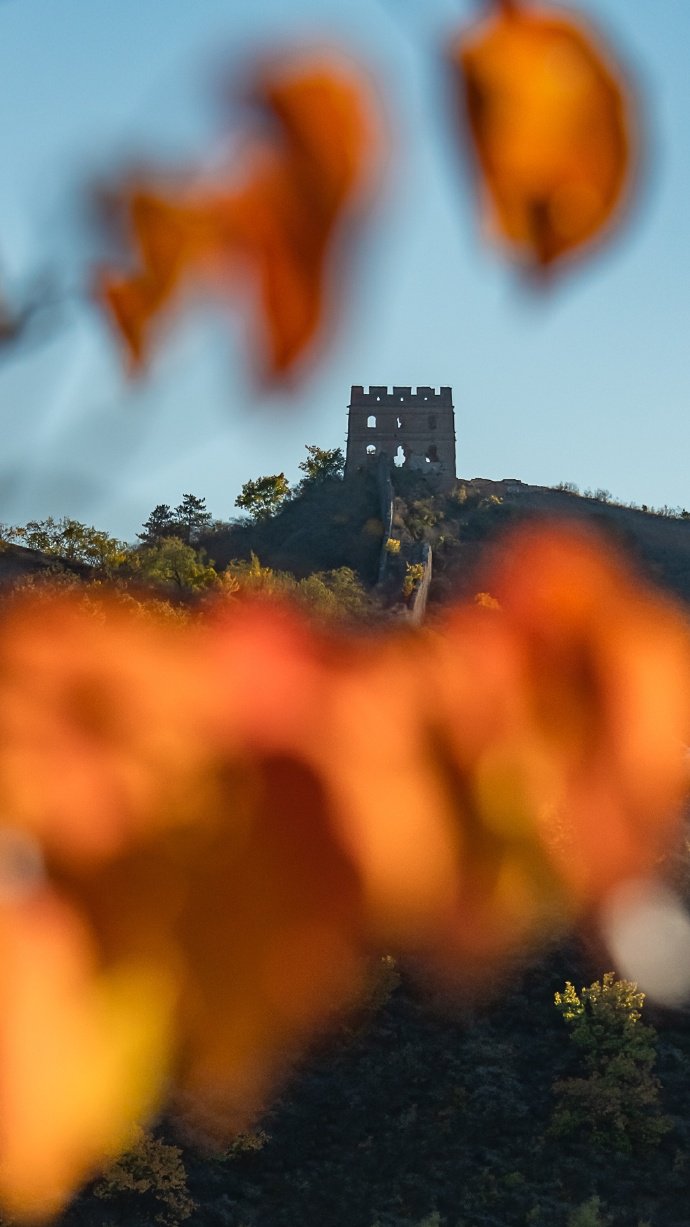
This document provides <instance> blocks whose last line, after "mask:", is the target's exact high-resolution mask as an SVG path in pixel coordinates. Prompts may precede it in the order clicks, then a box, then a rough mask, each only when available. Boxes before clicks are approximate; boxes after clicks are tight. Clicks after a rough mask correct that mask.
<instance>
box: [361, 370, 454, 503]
mask: <svg viewBox="0 0 690 1227" xmlns="http://www.w3.org/2000/svg"><path fill="white" fill-rule="evenodd" d="M348 408H349V419H348V431H347V453H346V457H345V476H346V477H349V476H350V475H351V474H353V473H356V472H357V471H358V470H359V469H362V468H365V467H367V466H368V465H371V464H372V463H375V462H376V461H377V460H378V457H379V456H381V455H382V454H383V455H385V456H387V458H388V460H389V462H390V465H391V466H393V465H395V466H396V467H398V468H401V469H402V470H403V472H410V471H412V472H419V473H424V474H425V475H426V476H427V477H429V478H430V479H431V480H432V481H433V483H434V484H435V485H436V486H437V487H438V489H439V490H450V489H451V488H452V486H453V482H454V481H455V414H454V412H453V389H452V388H441V389H440V391H438V392H437V391H436V389H435V388H425V387H420V388H415V389H412V388H399V387H395V386H394V387H393V390H392V391H390V390H389V388H388V387H387V386H386V387H379V386H378V385H372V386H371V387H369V388H366V389H365V388H364V387H363V386H362V385H361V384H353V385H352V390H351V393H350V404H349V406H348Z"/></svg>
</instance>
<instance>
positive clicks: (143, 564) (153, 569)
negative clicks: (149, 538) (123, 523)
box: [133, 537, 219, 592]
mask: <svg viewBox="0 0 690 1227" xmlns="http://www.w3.org/2000/svg"><path fill="white" fill-rule="evenodd" d="M133 565H134V567H135V569H136V571H137V572H138V574H139V575H140V576H141V577H142V578H143V579H145V580H149V581H150V582H151V583H154V584H163V585H165V587H167V588H173V589H175V590H176V591H178V592H200V591H203V590H204V589H206V588H213V587H215V586H216V584H218V583H219V578H218V573H217V572H216V571H215V570H214V568H213V566H212V564H211V563H210V562H209V560H208V559H207V558H206V556H205V554H204V551H203V550H195V549H194V547H193V546H191V545H187V542H186V541H182V540H180V538H179V537H166V538H164V539H163V540H161V541H159V542H158V543H157V544H156V545H145V546H142V548H141V549H139V550H137V552H136V554H135V555H134V557H133Z"/></svg>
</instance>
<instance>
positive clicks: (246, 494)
mask: <svg viewBox="0 0 690 1227" xmlns="http://www.w3.org/2000/svg"><path fill="white" fill-rule="evenodd" d="M289 493H290V484H289V482H288V479H287V477H286V476H285V474H284V473H272V474H270V476H267V477H256V478H255V479H254V480H253V481H245V483H244V485H243V486H242V490H241V493H240V494H238V495H237V498H236V499H235V506H236V507H241V508H242V510H243V511H246V512H247V513H248V514H249V515H250V516H251V517H252V519H253V520H257V521H258V520H268V519H270V517H271V516H273V515H275V513H276V511H277V510H278V508H279V507H280V506H281V505H282V504H283V503H284V502H285V499H286V498H287V497H288V495H289Z"/></svg>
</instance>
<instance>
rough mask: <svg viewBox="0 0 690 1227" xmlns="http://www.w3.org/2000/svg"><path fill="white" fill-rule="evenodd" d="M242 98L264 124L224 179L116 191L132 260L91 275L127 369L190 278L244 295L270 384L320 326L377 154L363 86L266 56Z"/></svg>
mask: <svg viewBox="0 0 690 1227" xmlns="http://www.w3.org/2000/svg"><path fill="white" fill-rule="evenodd" d="M252 100H253V102H254V103H255V106H256V108H257V111H258V114H259V117H260V118H261V120H262V121H263V126H264V127H265V128H266V130H267V131H266V133H264V135H263V136H262V137H260V138H256V139H255V140H254V142H253V143H252V144H250V145H249V146H248V148H246V149H245V150H244V151H243V153H242V154H241V155H239V158H238V159H237V165H235V166H233V168H232V170H229V171H228V172H227V174H226V175H225V177H224V178H223V179H221V180H219V179H217V178H216V179H214V180H213V181H210V182H203V181H199V180H196V181H194V180H190V181H187V182H185V181H184V180H183V181H181V182H179V183H178V184H177V185H176V186H173V187H170V186H168V187H167V188H166V187H165V186H163V185H162V184H160V183H156V182H155V181H153V180H152V181H147V180H145V179H140V180H138V181H136V182H133V183H130V184H125V185H124V188H123V190H122V193H121V195H122V197H123V204H124V207H125V210H126V212H127V214H128V218H129V227H130V230H131V234H132V238H133V241H134V243H135V246H136V254H137V256H138V260H139V267H138V268H137V269H135V271H134V272H133V273H132V274H129V275H126V276H121V275H117V274H115V273H113V272H107V273H104V274H103V275H102V276H101V277H100V278H99V282H98V286H97V294H98V296H99V298H100V299H101V301H102V302H103V304H104V305H105V307H106V308H107V310H108V312H109V313H110V315H111V317H112V319H113V321H114V323H115V325H116V326H117V328H118V330H119V332H120V334H121V336H122V339H123V341H124V344H125V347H126V350H127V353H128V357H129V361H130V366H131V369H132V370H133V371H136V370H137V369H140V368H141V367H142V366H143V365H144V363H145V362H146V360H147V358H148V356H149V352H150V349H151V341H152V333H153V330H154V328H155V327H157V326H158V325H159V324H160V320H161V316H162V314H163V313H164V311H165V310H166V309H167V308H169V307H170V305H171V304H172V302H173V300H174V299H175V297H176V296H177V295H178V293H179V291H180V289H181V288H182V287H183V286H184V285H186V284H188V283H189V282H191V281H193V280H196V281H197V282H200V281H202V282H203V281H205V282H206V283H207V285H208V284H210V285H214V286H216V287H217V288H220V289H221V290H222V291H223V292H227V291H228V290H229V291H231V292H235V291H236V290H237V289H238V287H241V288H242V289H243V291H244V292H245V293H246V291H247V290H250V292H252V293H253V294H254V297H255V298H256V300H257V308H258V316H259V321H260V324H259V331H260V334H261V340H260V342H259V343H258V344H257V346H256V347H255V348H256V349H257V350H258V351H259V355H260V356H259V365H260V367H261V368H262V372H263V374H264V376H265V377H266V378H269V379H274V378H275V379H283V378H285V377H286V376H287V375H288V374H290V373H293V372H294V371H295V369H296V368H297V366H298V364H299V363H300V362H301V361H302V360H304V359H305V358H306V357H307V356H308V354H309V353H310V351H311V349H312V347H313V345H314V343H315V341H316V339H317V337H319V336H320V335H321V333H322V332H323V330H324V327H325V325H326V323H327V322H328V316H329V314H330V312H331V309H332V307H333V301H334V298H335V295H336V289H339V288H340V287H337V286H336V275H335V274H336V271H337V270H336V269H335V268H334V266H333V265H334V260H335V258H336V257H337V255H338V254H339V251H340V248H341V246H342V243H343V240H344V239H345V238H346V237H347V226H346V223H348V222H349V223H352V221H353V219H354V217H355V215H356V214H357V212H358V211H360V210H361V208H362V206H363V204H364V202H365V200H366V198H367V196H368V191H369V189H370V187H371V183H372V175H373V170H374V163H375V161H376V160H377V158H378V156H379V154H380V140H379V137H380V131H379V126H378V117H377V114H376V107H375V106H374V102H373V97H372V92H371V89H370V88H369V85H368V83H367V82H365V80H364V78H363V75H362V74H361V73H360V72H359V71H358V70H356V69H355V68H354V67H353V65H352V64H351V63H349V62H346V61H345V60H344V59H343V58H342V57H339V56H336V55H335V54H333V53H331V54H329V55H322V56H319V57H311V58H308V57H295V58H294V59H291V60H283V61H280V62H275V63H273V64H272V65H271V66H270V67H269V68H267V69H265V71H264V72H263V73H261V74H260V75H259V76H258V79H257V80H256V82H255V86H254V91H253V98H252ZM340 271H342V270H340ZM247 281H248V282H249V285H247Z"/></svg>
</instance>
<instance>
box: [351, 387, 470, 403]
mask: <svg viewBox="0 0 690 1227" xmlns="http://www.w3.org/2000/svg"><path fill="white" fill-rule="evenodd" d="M430 404H434V405H438V406H439V407H441V406H448V407H449V408H451V409H452V408H453V389H452V388H443V387H442V388H440V389H439V391H438V392H437V391H436V388H427V387H418V388H411V387H402V386H401V387H398V386H397V385H396V384H394V385H393V388H392V389H391V388H389V387H388V385H387V384H386V385H379V384H371V385H370V386H369V387H368V388H366V389H365V388H364V386H363V385H362V384H358V383H355V384H353V385H352V389H351V392H350V405H349V408H350V409H358V408H362V409H369V408H375V407H377V406H378V407H379V408H389V409H396V408H399V407H400V406H401V405H402V406H403V407H406V406H409V407H410V408H413V409H424V408H426V407H428V406H429V405H430Z"/></svg>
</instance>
